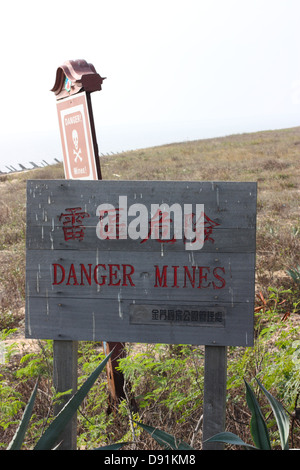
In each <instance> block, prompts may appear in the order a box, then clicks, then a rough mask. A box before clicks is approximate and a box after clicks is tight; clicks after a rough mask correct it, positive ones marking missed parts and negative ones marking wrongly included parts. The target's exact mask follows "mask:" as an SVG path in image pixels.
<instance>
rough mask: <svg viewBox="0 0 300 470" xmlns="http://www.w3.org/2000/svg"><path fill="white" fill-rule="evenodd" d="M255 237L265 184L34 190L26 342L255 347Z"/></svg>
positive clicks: (52, 185)
mask: <svg viewBox="0 0 300 470" xmlns="http://www.w3.org/2000/svg"><path fill="white" fill-rule="evenodd" d="M200 219H201V223H200ZM255 233H256V183H233V182H185V181H184V182H183V181H180V182H178V181H177V182H173V181H155V182H154V181H122V182H120V181H101V182H100V181H72V180H69V181H65V180H51V181H45V180H42V181H39V180H33V181H28V184H27V242H26V244H27V258H26V297H27V298H26V337H28V338H40V339H54V340H96V341H100V340H104V341H117V342H119V341H121V342H147V343H153V342H159V343H170V344H176V343H186V344H203V345H211V346H212V345H213V346H227V345H231V346H252V345H253V311H254V270H255Z"/></svg>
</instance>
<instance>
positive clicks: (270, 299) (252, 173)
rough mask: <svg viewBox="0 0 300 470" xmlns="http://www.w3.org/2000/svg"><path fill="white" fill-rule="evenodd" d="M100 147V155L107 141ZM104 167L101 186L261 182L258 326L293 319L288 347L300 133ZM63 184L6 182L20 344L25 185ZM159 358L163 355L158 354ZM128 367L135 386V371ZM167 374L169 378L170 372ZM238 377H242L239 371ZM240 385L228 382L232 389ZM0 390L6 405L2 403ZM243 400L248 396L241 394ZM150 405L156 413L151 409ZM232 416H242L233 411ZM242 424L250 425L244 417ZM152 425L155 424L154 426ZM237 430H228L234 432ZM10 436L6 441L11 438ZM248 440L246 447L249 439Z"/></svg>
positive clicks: (34, 173) (7, 273)
mask: <svg viewBox="0 0 300 470" xmlns="http://www.w3.org/2000/svg"><path fill="white" fill-rule="evenodd" d="M99 144H100V148H101V142H99ZM100 161H101V169H102V175H103V179H106V180H108V179H115V180H118V179H119V180H191V181H192V180H196V181H197V180H201V181H257V182H258V207H257V209H258V213H257V269H256V291H257V294H258V296H257V306H256V310H257V311H259V312H260V313H262V314H266V315H265V316H262V317H261V318H260V320H259V321H260V322H261V325H262V326H269V325H270V323H269V322H270V321H271V316H270V315H271V314H270V312H271V313H272V315H273V314H275V313H276V314H278V315H279V317H278V318H279V320H278V321H279V322H280V321H281V320H282V319H283V318H285V319H286V318H288V320H289V322H290V323H289V325H288V324H287V323H285V324H284V326H283V327H282V328H281V326H280V328H281V330H280V333H276V335H277V336H276V337H277V339H278V338H281V340H282V336H281V335H282V331H283V330H284V331H285V332H286V336H285V338H287V337H288V335H289V334H291V339H290V340H289V342H290V343H291V341H292V339H293V338H294V335H295V328H298V325H299V318H300V315H299V313H300V307H299V305H300V288H299V283H298V284H297V283H296V282H294V281H293V280H292V278H291V276H290V275H288V274H287V270H288V269H296V268H297V266H299V265H300V218H299V215H300V212H299V210H300V127H297V128H292V129H284V130H276V131H267V132H257V133H250V134H240V135H232V136H228V137H222V138H215V139H205V140H198V141H193V142H183V143H179V144H170V145H164V146H160V147H153V148H148V149H143V150H136V151H130V152H124V153H120V154H118V155H114V156H107V157H101V160H100ZM60 178H64V174H63V167H62V164H57V165H53V166H49V167H45V168H43V169H35V170H31V171H27V172H23V173H15V174H8V175H0V224H1V230H0V332H1V331H2V332H3V331H5V330H6V329H8V328H17V339H19V340H21V339H22V337H23V331H24V305H25V285H24V276H25V230H26V222H25V220H26V218H25V214H26V200H25V197H26V196H25V188H26V180H27V179H60ZM299 270H300V268H299ZM270 289H271V290H270ZM287 290H288V291H287ZM268 315H269V316H268ZM273 317H274V315H273ZM273 317H272V318H273ZM276 318H277V317H276ZM278 318H277V319H278ZM276 321H277V320H276ZM298 337H299V335H298ZM0 339H1V336H0ZM274 341H275V340H274V338H272V342H271V343H268V346H267V350H268V354H269V350H270V351H271V350H272V351H275V352H276V354H277V349H276V348H277V346H276V347H275V346H274V344H275V343H274ZM282 341H283V340H282ZM286 341H287V340H286ZM285 344H286V343H285ZM43 351H44V349H43ZM275 352H274V354H275ZM157 354H160V353H158V351H157V350H156V355H157ZM172 354H173V353H172ZM245 354H248V353H245ZM249 354H250V353H249ZM251 354H252V353H251ZM257 354H258V352H257V351H255V352H254V353H253V357H252V359H253V364H252V362H251V364H252V365H251V367H253V370H252V369H251V371H249V373H250V374H251V373H256V372H257V371H260V370H261V367H262V366H261V364H262V363H263V361H264V360H265V359H264V358H265V357H266V356H265V353H264V358H262V357H261V356H259V357H257ZM254 355H255V358H254ZM14 357H15V358H16V357H18V360H17V359H14V360H13V361H12V364H8V366H7V369H6V374H8V375H9V374H10V373H12V372H8V370H10V371H14V370H15V369H18V368H19V367H21V365H20V364H21V362H22V359H21V358H20V356H14ZM276 357H277V356H276ZM235 358H236V356H235ZM252 359H251V361H252ZM248 360H249V358H248ZM16 361H17V363H16ZM18 361H19V362H18ZM193 361H194V359H193ZM272 361H273V359H272ZM274 361H275V359H274ZM282 362H284V361H283V360H282ZM258 363H260V365H259V364H258ZM0 366H1V364H0ZM142 366H143V364H140V367H142ZM127 367H129V365H128V364H127ZM130 367H131V369H130V370H131V372H130V373H131V374H133V375H132V377H131V378H132V379H133V377H134V372H132V370H133V369H132V367H133V366H132V365H131V366H130ZM199 367H200V366H199ZM201 367H202V366H201ZM144 373H145V374H146V372H145V371H144ZM162 374H163V376H164V377H165V374H166V371H163V373H162ZM197 374H198V372H197ZM241 374H242V372H241ZM284 374H287V373H286V372H284ZM232 376H233V377H235V376H236V371H235V372H234V373H232ZM0 377H1V376H0ZM13 377H14V376H13V375H11V376H10V380H12V381H13V380H15V379H14V378H13ZM287 377H288V378H287ZM6 380H8V379H6ZM133 380H134V379H133ZM149 380H150V379H149ZM234 380H235V379H233V378H232V379H230V381H229V383H230V384H231V385H230V386H231V387H232V386H233V385H232V383H233V382H234ZM278 380H279V379H278ZM285 380H290V377H289V376H287V375H285ZM270 381H271V378H270ZM177 382H178V378H177ZM177 382H176V383H177ZM273 382H274V380H273ZM1 383H2V382H1V381H0V402H1V400H2V399H3V398H1V390H2V388H1ZM140 386H141V385H140ZM147 387H149V383H147ZM295 387H296V389H295V390H294V395H293V397H295V396H298V395H299V394H300V389H299V390H298V389H297V387H299V379H298V381H295ZM25 388H26V387H25ZM26 390H27V389H26ZM164 390H165V389H164ZM26 393H29V390H27V392H26ZM239 393H240V394H242V392H241V391H239ZM10 394H11V391H10ZM297 394H298V395H297ZM235 396H237V395H236V392H235ZM293 399H294V398H293ZM41 406H42V405H41ZM151 406H152V407H153V406H154V405H153V403H152V404H151ZM239 406H241V405H239ZM290 406H292V405H290ZM298 406H300V405H298ZM123 412H124V410H123ZM16 413H17V412H16ZM145 413H146V412H145ZM186 413H187V412H186ZM231 413H232V414H233V415H234V416H237V415H236V414H235V413H237V411H236V409H235V408H234V405H232V408H231ZM155 419H156V418H155ZM155 419H154V422H155ZM176 419H177V418H174V417H171V415H170V420H169V421H168V423H169V424H170V423H173V425H174V429H177V431H178V432H183V429H184V426H181V431H179V428H180V427H179V428H178V427H177V421H176ZM188 419H189V420H191V421H190V424H189V425H190V427H191V429H194V428H195V425H196V424H197V421H198V419H199V415H197V419H196V417H195V418H193V417H192V412H191V414H190V415H189V418H188ZM241 419H242V420H243V419H246V418H245V416H242V418H241ZM195 420H196V421H195ZM160 421H161V418H160V419H159V420H158V422H160ZM234 421H236V422H237V420H234ZM164 422H165V421H164ZM0 424H1V410H0ZM150 424H152V425H154V423H153V420H152V422H151V421H150ZM186 424H187V423H186ZM122 426H123V424H122V425H120V428H122ZM232 426H233V427H232V428H230V429H231V430H232V431H233V432H236V428H234V425H232ZM235 426H236V424H235ZM166 430H168V429H166ZM169 431H170V430H169ZM174 432H175V431H174ZM189 432H191V431H189ZM4 434H5V436H6V432H5V433H4ZM115 434H117V433H115ZM193 436H194V434H193ZM194 437H195V436H194ZM5 439H6V438H4V437H1V428H0V444H1V442H4V441H5ZM244 439H245V440H247V437H244ZM248 441H249V438H248Z"/></svg>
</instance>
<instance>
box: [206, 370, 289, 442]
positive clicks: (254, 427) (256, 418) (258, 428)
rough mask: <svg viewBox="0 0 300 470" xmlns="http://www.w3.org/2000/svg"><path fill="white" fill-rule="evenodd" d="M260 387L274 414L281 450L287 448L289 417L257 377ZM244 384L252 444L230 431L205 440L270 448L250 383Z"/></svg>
mask: <svg viewBox="0 0 300 470" xmlns="http://www.w3.org/2000/svg"><path fill="white" fill-rule="evenodd" d="M256 381H257V383H258V385H259V387H260V389H261V390H262V391H263V393H264V394H265V396H266V397H267V399H268V401H269V403H270V405H271V408H272V411H273V414H274V416H275V419H276V422H277V426H278V430H279V436H280V443H281V448H282V450H288V449H289V446H288V437H289V418H288V416H287V414H286V413H285V411H284V408H283V406H282V405H281V403H280V402H279V401H278V400H276V398H274V397H273V396H272V395H271V394H270V393H269V392H268V391H267V390H266V389H265V387H264V386H263V385H262V384H261V383H260V381H259V380H258V379H256ZM244 382H245V386H246V400H247V404H248V407H249V409H250V411H251V414H252V415H251V422H250V431H251V436H252V439H253V442H254V446H253V445H251V444H247V443H245V442H244V441H243V440H242V439H240V438H239V437H238V436H237V435H236V434H233V433H231V432H221V433H218V434H216V435H215V436H213V437H211V438H209V439H207V440H206V442H223V443H225V444H232V445H238V446H243V447H245V448H247V449H256V450H258V449H259V450H271V441H270V436H269V432H268V428H267V425H266V423H265V421H264V418H263V414H262V411H261V408H260V406H259V403H258V401H257V399H256V397H255V394H254V392H253V390H252V388H251V387H250V385H249V384H248V383H247V382H246V380H244Z"/></svg>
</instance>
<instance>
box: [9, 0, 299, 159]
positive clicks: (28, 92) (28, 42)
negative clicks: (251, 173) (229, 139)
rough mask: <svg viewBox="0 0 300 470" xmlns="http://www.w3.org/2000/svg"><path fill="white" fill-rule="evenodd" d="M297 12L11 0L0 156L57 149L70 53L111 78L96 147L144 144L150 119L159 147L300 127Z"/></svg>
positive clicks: (208, 0)
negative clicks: (60, 83) (60, 85)
mask: <svg viewBox="0 0 300 470" xmlns="http://www.w3.org/2000/svg"><path fill="white" fill-rule="evenodd" d="M299 19H300V2H299V0H249V1H248V0H185V1H184V2H183V1H182V0H181V1H179V0H151V1H144V0H106V1H102V0H97V1H93V0H85V1H84V2H82V1H77V0H72V1H68V2H67V1H62V0H60V1H56V0H54V1H51V2H47V3H46V2H42V1H35V0H26V1H20V0H15V1H14V2H5V6H3V7H2V12H1V28H0V41H1V73H0V81H1V120H0V123H1V129H0V163H1V164H2V165H3V164H4V163H6V161H7V159H8V160H9V161H10V162H11V161H12V160H14V159H15V158H18V159H21V158H23V157H24V159H25V160H27V161H29V160H30V158H31V157H32V159H34V160H37V159H38V157H39V156H40V158H41V159H42V158H45V157H46V156H51V155H52V156H56V157H61V149H60V137H59V132H58V120H57V114H56V100H55V96H54V94H53V93H51V92H50V89H51V88H52V86H53V85H54V81H55V74H56V69H57V67H58V66H60V65H61V64H63V62H65V61H66V60H75V59H85V60H87V61H88V62H91V63H92V64H93V65H94V66H95V68H96V70H97V72H98V73H100V75H101V76H105V77H107V80H105V81H104V83H103V87H102V88H103V89H102V91H101V92H95V93H93V95H92V103H93V110H94V117H95V124H96V131H97V137H98V143H99V148H100V151H101V149H102V148H103V149H104V151H109V150H110V149H109V146H111V150H115V149H116V148H117V142H118V141H120V142H121V141H122V139H123V141H122V142H121V143H120V145H123V146H127V147H128V148H135V147H137V146H142V147H143V146H147V145H148V143H150V140H151V139H150V140H147V139H148V137H149V133H151V129H152V130H153V129H154V130H153V132H152V137H151V138H152V140H151V144H153V145H155V144H158V145H159V144H161V143H167V142H169V141H176V140H177V141H178V140H184V139H195V138H203V137H210V136H219V135H224V134H226V133H238V132H248V131H253V130H263V129H272V128H285V127H293V126H298V125H300V27H299ZM222 126H223V127H222ZM125 134H126V136H125ZM147 136H148V137H147ZM125 137H126V138H127V140H126V139H125ZM155 139H157V141H155ZM99 140H100V142H99ZM152 141H153V142H152ZM102 142H103V147H102ZM140 142H141V143H140ZM143 143H144V144H143ZM53 152H54V153H55V152H56V154H55V155H54V153H53ZM25 160H22V161H25ZM20 161H21V160H20ZM0 168H1V165H0Z"/></svg>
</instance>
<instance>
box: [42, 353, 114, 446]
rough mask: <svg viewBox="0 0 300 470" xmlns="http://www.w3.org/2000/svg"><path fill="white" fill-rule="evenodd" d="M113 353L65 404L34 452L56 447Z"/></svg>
mask: <svg viewBox="0 0 300 470" xmlns="http://www.w3.org/2000/svg"><path fill="white" fill-rule="evenodd" d="M112 352H113V351H111V352H110V353H109V354H108V356H106V358H105V359H104V360H103V361H102V362H101V364H100V365H99V366H98V367H97V368H96V369H95V371H94V372H93V373H92V374H91V375H90V376H89V377H88V378H87V380H86V381H85V382H84V384H83V385H82V386H81V388H80V389H79V390H78V391H77V392H76V393H75V395H74V396H73V397H71V398H70V400H69V401H68V402H67V403H66V404H65V406H64V407H63V408H62V410H61V411H60V412H59V414H58V415H57V416H56V418H55V419H54V420H53V421H52V423H51V424H50V426H49V427H48V428H47V429H46V431H45V432H44V434H43V435H42V437H41V438H40V439H39V441H38V442H37V444H36V446H35V448H34V450H50V449H52V447H53V446H54V445H55V443H56V441H57V439H58V436H59V435H60V434H61V432H62V431H63V430H64V428H65V426H66V425H67V424H68V423H69V421H70V420H71V419H72V417H73V415H74V414H75V413H76V411H77V408H78V407H79V406H80V404H81V402H82V401H83V400H84V398H85V396H86V395H87V394H88V392H89V391H90V389H91V388H92V386H93V385H94V383H95V382H96V380H97V378H98V376H99V374H100V373H101V372H102V370H103V369H104V367H105V365H106V363H107V361H108V359H109V358H110V356H111V354H112Z"/></svg>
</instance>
